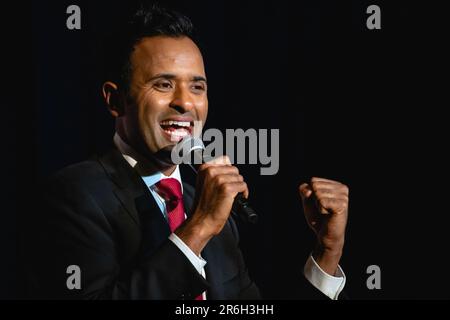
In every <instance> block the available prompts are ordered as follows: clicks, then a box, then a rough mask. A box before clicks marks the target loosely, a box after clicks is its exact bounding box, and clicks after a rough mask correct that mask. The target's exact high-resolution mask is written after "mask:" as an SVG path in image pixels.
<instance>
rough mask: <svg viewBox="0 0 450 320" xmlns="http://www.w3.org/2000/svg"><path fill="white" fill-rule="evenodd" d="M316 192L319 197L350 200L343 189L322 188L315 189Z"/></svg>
mask: <svg viewBox="0 0 450 320" xmlns="http://www.w3.org/2000/svg"><path fill="white" fill-rule="evenodd" d="M314 194H315V196H316V197H317V198H333V199H342V200H347V201H348V195H347V194H346V193H345V192H344V191H343V190H341V189H329V188H320V189H316V190H314Z"/></svg>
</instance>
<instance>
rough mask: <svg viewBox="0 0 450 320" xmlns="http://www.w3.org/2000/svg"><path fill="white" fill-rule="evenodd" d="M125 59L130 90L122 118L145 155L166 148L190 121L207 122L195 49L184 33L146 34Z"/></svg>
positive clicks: (203, 82) (188, 131) (182, 134)
mask: <svg viewBox="0 0 450 320" xmlns="http://www.w3.org/2000/svg"><path fill="white" fill-rule="evenodd" d="M130 62H131V67H132V68H131V77H130V91H129V98H128V103H127V106H126V110H125V116H124V118H123V119H122V121H123V123H122V124H123V127H124V128H123V129H124V130H125V134H126V136H127V139H128V140H129V142H130V143H132V144H133V146H134V147H138V149H141V150H139V151H141V152H144V154H151V155H155V154H157V153H158V152H160V151H167V150H170V149H171V148H172V147H173V145H175V144H176V143H177V142H178V141H179V140H181V139H182V138H183V137H185V136H186V135H189V134H191V133H192V132H193V125H194V121H201V123H202V124H203V123H204V122H205V121H206V116H207V112H208V98H207V94H206V89H207V88H206V76H205V70H204V66H203V58H202V55H201V53H200V50H199V49H198V47H197V46H196V45H195V44H194V42H193V41H192V40H191V39H189V38H188V37H182V38H171V37H164V36H157V37H149V38H144V39H142V40H141V41H140V42H139V43H138V44H137V45H136V46H135V50H134V51H133V53H132V54H131V57H130ZM142 149H144V150H142Z"/></svg>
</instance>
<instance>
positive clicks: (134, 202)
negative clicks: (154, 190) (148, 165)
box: [98, 149, 170, 258]
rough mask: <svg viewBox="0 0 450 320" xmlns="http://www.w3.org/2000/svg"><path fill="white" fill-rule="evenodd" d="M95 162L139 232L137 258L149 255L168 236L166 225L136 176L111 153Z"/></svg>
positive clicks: (118, 156) (114, 150)
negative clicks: (139, 243)
mask: <svg viewBox="0 0 450 320" xmlns="http://www.w3.org/2000/svg"><path fill="white" fill-rule="evenodd" d="M98 160H99V162H100V163H101V165H102V166H103V167H104V169H105V171H106V173H107V175H108V176H109V177H110V179H111V180H112V181H113V182H114V184H115V185H116V188H115V190H114V194H115V195H116V197H117V199H118V200H119V201H120V202H121V203H122V205H123V207H124V208H125V210H126V212H127V214H128V215H129V216H130V218H131V219H133V220H134V221H135V222H136V224H137V226H138V227H139V228H140V230H141V234H142V241H141V248H140V251H141V257H142V258H145V257H147V256H148V255H151V254H152V253H153V252H154V251H155V250H156V249H157V248H158V247H159V246H160V245H161V244H162V243H163V242H164V241H166V240H167V238H168V236H169V235H170V229H169V225H168V224H167V222H166V220H165V219H164V216H163V215H162V214H161V210H160V209H159V207H158V205H157V203H156V201H155V199H154V197H153V196H152V194H151V193H150V191H149V190H148V188H147V186H146V185H145V183H144V181H143V180H142V178H141V177H140V176H139V174H138V173H137V172H136V171H135V170H134V169H133V168H132V167H131V166H130V165H129V164H128V162H127V161H126V160H125V159H124V158H123V156H122V154H121V153H120V152H119V151H118V150H117V149H113V150H112V151H110V152H109V153H107V154H105V155H104V156H102V157H100V158H99V159H98Z"/></svg>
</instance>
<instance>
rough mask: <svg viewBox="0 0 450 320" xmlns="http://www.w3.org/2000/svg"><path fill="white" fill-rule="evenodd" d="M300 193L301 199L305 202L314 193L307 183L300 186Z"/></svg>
mask: <svg viewBox="0 0 450 320" xmlns="http://www.w3.org/2000/svg"><path fill="white" fill-rule="evenodd" d="M298 191H299V193H300V197H301V198H302V199H303V200H304V199H307V198H309V197H310V196H311V194H312V192H313V190H312V189H311V187H310V186H309V184H307V183H303V184H302V185H300V187H298Z"/></svg>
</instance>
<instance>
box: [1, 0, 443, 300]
mask: <svg viewBox="0 0 450 320" xmlns="http://www.w3.org/2000/svg"><path fill="white" fill-rule="evenodd" d="M394 2H395V3H394ZM130 3H131V2H130V1H118V0H109V1H80V0H78V1H65V0H64V1H57V2H56V1H34V2H32V3H18V5H17V8H14V9H12V10H9V11H6V10H5V11H4V15H7V16H9V17H10V18H11V19H10V20H11V22H10V23H7V24H6V25H5V27H3V30H2V31H3V32H5V33H6V34H7V36H8V37H6V38H4V51H7V53H9V54H10V56H8V59H4V66H5V67H6V69H7V70H8V71H9V72H10V73H8V76H7V77H6V80H7V81H6V82H7V84H8V86H6V88H5V87H4V88H3V89H6V90H4V95H3V97H2V98H3V104H4V106H5V108H4V111H5V112H6V113H3V115H4V118H3V125H2V141H3V143H4V150H5V151H6V152H5V153H4V154H3V156H2V162H4V163H3V165H2V167H3V168H4V170H3V172H4V174H3V188H2V189H3V192H2V195H3V197H4V200H3V201H2V202H3V203H2V205H3V208H4V209H3V210H2V211H1V216H0V219H1V223H0V227H1V232H0V241H1V242H0V249H1V252H2V259H1V263H0V270H1V272H0V297H1V298H7V299H9V298H17V297H21V283H22V278H23V274H22V272H21V269H20V268H21V266H20V263H19V262H18V259H17V257H18V254H17V241H16V235H17V234H18V232H19V231H20V229H21V228H20V225H21V223H26V221H22V218H21V217H22V216H21V215H20V214H19V212H21V211H22V210H27V211H28V212H29V211H30V210H31V211H33V206H32V203H28V202H27V194H28V193H29V192H33V187H34V185H35V182H36V181H37V180H39V179H41V178H42V177H45V176H47V175H48V174H50V173H51V172H54V171H55V170H57V169H60V168H62V167H64V166H66V165H68V164H70V163H74V162H77V161H81V160H83V159H85V158H87V157H88V156H89V155H91V154H92V153H93V152H95V151H96V150H98V149H102V148H105V147H106V146H107V145H109V144H110V143H111V139H112V135H113V122H112V119H111V118H110V116H109V114H108V112H107V111H106V108H105V107H104V105H103V103H102V101H101V98H100V87H99V82H98V81H99V79H98V76H99V72H98V68H97V67H98V63H97V60H96V58H97V53H98V43H99V39H100V38H101V37H102V36H103V35H104V34H105V33H107V32H108V30H109V29H110V26H111V25H113V24H114V23H115V21H117V19H119V18H120V16H121V14H123V13H124V12H126V11H127V9H128V8H129V5H130ZM168 3H169V4H171V5H173V6H175V7H176V8H177V9H179V10H180V11H182V12H184V13H186V14H187V15H188V16H190V17H191V18H192V20H193V22H194V24H195V26H196V29H197V32H198V34H199V36H200V45H201V48H202V51H203V54H204V59H205V63H206V68H207V76H208V82H209V99H210V112H209V118H208V123H207V127H215V128H220V129H225V128H243V129H247V128H268V129H270V128H277V129H280V139H281V149H280V170H279V173H278V174H277V175H275V176H260V175H259V167H257V166H240V169H241V171H242V172H243V173H244V175H245V177H246V179H247V181H248V184H249V186H250V189H251V201H252V204H253V206H254V208H255V209H256V210H257V211H258V212H259V214H260V216H261V221H260V223H259V224H258V225H257V226H254V227H253V226H252V227H250V226H246V225H242V224H241V225H240V228H241V231H242V246H243V250H244V253H245V254H246V257H247V262H248V265H249V268H250V270H251V273H252V275H253V277H254V278H255V279H256V280H257V282H258V283H259V284H260V287H261V288H262V289H263V291H264V292H265V293H266V297H269V298H270V297H273V298H276V297H278V296H280V295H281V293H282V292H283V291H285V290H287V287H288V283H286V279H288V277H287V275H292V274H293V273H295V272H297V273H299V272H301V269H302V267H303V264H304V261H305V258H306V256H307V254H308V253H309V250H310V248H311V246H312V243H313V238H312V235H311V232H309V231H308V228H307V226H306V224H305V222H304V218H303V215H302V211H301V209H300V201H299V199H298V196H297V191H296V188H297V186H298V184H299V183H300V182H301V181H304V180H306V179H308V178H309V177H311V176H321V177H327V178H331V179H337V180H339V181H342V182H344V183H346V184H348V185H349V187H350V189H351V202H350V216H349V219H350V222H349V225H348V233H347V245H346V248H345V254H344V256H343V259H342V266H343V268H344V270H345V272H346V274H347V285H346V291H347V292H348V294H349V295H350V296H351V297H353V298H356V299H358V298H367V299H380V298H388V299H390V298H397V299H398V298H449V293H448V289H447V288H448V286H449V285H450V280H449V279H450V277H448V275H447V271H446V263H445V256H446V255H447V251H448V240H447V232H446V231H447V223H448V208H447V207H448V205H447V204H446V199H448V195H446V192H445V190H446V189H445V187H444V188H443V189H442V191H441V188H440V187H439V186H440V183H439V182H444V181H445V176H446V170H444V168H445V166H440V164H445V156H444V151H445V149H446V147H447V145H448V143H446V135H445V133H446V129H445V124H446V122H448V121H446V120H445V118H443V117H442V115H443V112H442V110H443V109H444V108H446V107H447V106H448V102H447V103H446V102H445V101H446V100H442V99H443V98H445V95H444V94H443V93H444V92H445V86H446V85H447V90H448V80H447V79H446V77H447V74H446V72H445V70H446V69H445V68H446V63H444V61H445V59H443V58H444V57H445V54H446V51H445V49H444V47H445V41H444V39H445V37H444V32H443V31H444V29H445V28H444V26H443V25H442V24H443V20H440V19H439V18H438V13H439V12H440V9H439V8H437V7H435V6H434V5H431V4H427V5H419V4H416V5H414V6H413V5H412V4H411V3H410V2H407V1H389V2H383V1H361V0H359V1H325V0H320V1H318V0H314V1H313V0H311V1H295V4H294V1H284V0H278V1H271V2H262V1H246V2H244V1H190V2H187V1H179V2H178V3H177V2H176V1H169V2H168ZM70 4H78V5H79V6H80V7H81V11H82V29H81V30H79V31H70V30H67V29H66V27H65V24H66V18H67V15H66V13H65V11H66V8H67V6H68V5H70ZM370 4H378V5H379V6H380V7H381V10H382V30H376V31H370V30H368V29H367V28H366V26H365V25H366V18H367V14H366V13H365V12H366V8H367V6H368V5H370ZM8 21H9V20H8ZM447 39H448V37H447ZM447 190H448V187H447ZM35 214H39V213H38V212H35ZM263 256H268V257H270V259H269V260H262V257H263ZM260 261H265V262H264V264H261V263H260ZM372 264H375V265H379V266H380V267H381V272H382V277H381V281H382V289H381V290H372V291H371V290H368V289H367V287H366V279H367V277H368V275H367V274H366V268H367V266H369V265H372Z"/></svg>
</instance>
